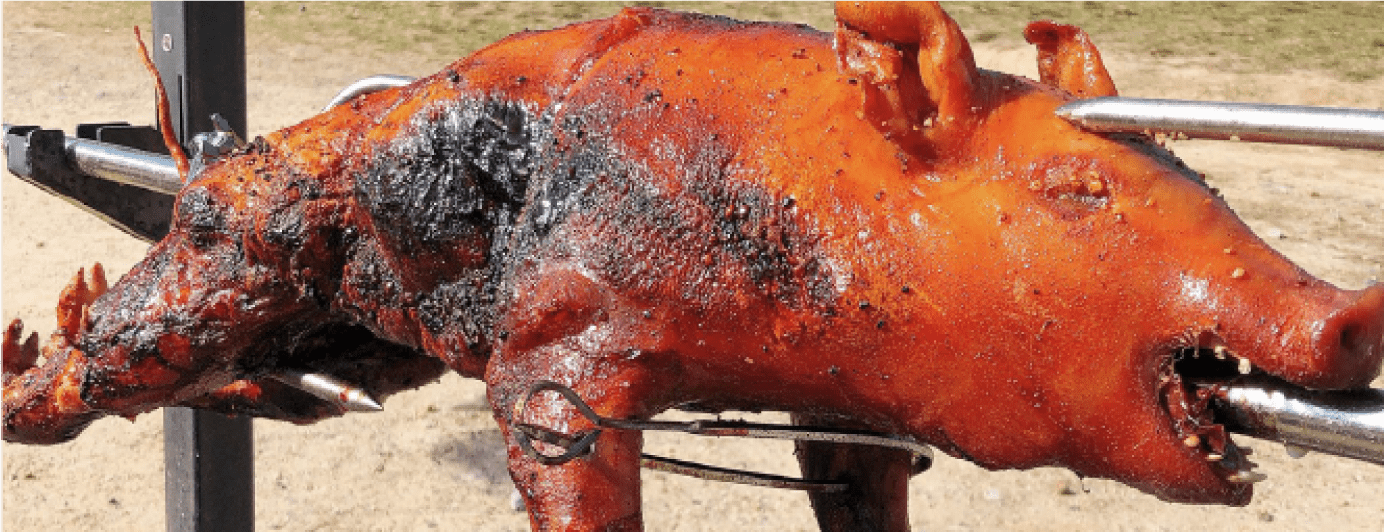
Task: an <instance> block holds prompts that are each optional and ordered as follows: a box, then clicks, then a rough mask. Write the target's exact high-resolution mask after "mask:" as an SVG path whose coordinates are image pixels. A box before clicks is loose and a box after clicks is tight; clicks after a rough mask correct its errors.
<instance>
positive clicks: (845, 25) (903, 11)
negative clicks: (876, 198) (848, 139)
mask: <svg viewBox="0 0 1384 532" xmlns="http://www.w3.org/2000/svg"><path fill="white" fill-rule="evenodd" d="M836 54H837V60H838V66H839V68H840V69H841V72H842V73H843V74H845V75H846V76H848V77H850V78H851V79H852V80H854V82H855V83H856V85H857V86H858V87H859V88H860V91H861V96H862V102H861V117H862V118H864V119H865V120H868V121H870V123H871V124H873V125H875V127H877V128H879V129H880V131H882V132H884V133H885V135H886V136H888V137H889V138H890V139H892V140H894V141H895V142H898V143H899V144H900V145H905V146H907V145H914V146H920V145H923V144H936V143H937V142H938V141H939V140H940V138H941V137H943V136H945V135H946V134H947V133H948V132H955V131H962V132H964V131H969V129H970V128H969V124H968V123H969V122H970V121H971V119H972V118H973V116H974V114H975V112H974V111H973V110H972V101H973V99H974V98H975V85H974V84H975V79H976V77H977V75H978V74H977V72H976V63H975V58H974V57H973V56H972V55H971V46H970V44H968V43H967V42H966V37H965V36H964V35H962V34H961V28H960V27H958V26H957V25H956V21H953V20H952V19H951V17H949V16H947V14H946V13H945V12H943V11H942V8H941V7H940V6H938V5H937V4H936V3H934V2H927V3H912V2H907V3H905V2H837V3H836ZM933 149H937V147H936V146H934V147H933Z"/></svg>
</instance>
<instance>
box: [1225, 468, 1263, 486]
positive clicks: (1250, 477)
mask: <svg viewBox="0 0 1384 532" xmlns="http://www.w3.org/2000/svg"><path fill="white" fill-rule="evenodd" d="M1266 478H1269V477H1268V475H1265V474H1263V473H1260V472H1258V471H1249V470H1240V471H1236V472H1234V473H1231V474H1230V476H1227V477H1225V479H1226V480H1228V481H1230V482H1234V483H1236V484H1253V483H1255V482H1259V481H1261V480H1264V479H1266Z"/></svg>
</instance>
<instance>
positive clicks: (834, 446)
mask: <svg viewBox="0 0 1384 532" xmlns="http://www.w3.org/2000/svg"><path fill="white" fill-rule="evenodd" d="M834 421H836V420H833V419H828V418H824V417H819V416H813V415H810V414H794V415H793V423H794V424H797V425H803V426H809V427H829V426H835V425H836V423H834ZM795 453H796V454H797V456H798V465H799V467H800V468H801V469H802V473H803V478H806V479H808V480H812V481H815V482H830V483H840V484H846V485H847V486H848V488H847V489H846V490H845V491H843V492H832V493H828V492H811V493H809V494H808V499H809V500H811V502H812V510H813V512H815V513H816V514H817V524H818V525H819V526H820V527H821V528H822V530H825V531H848V530H849V531H863V532H875V531H879V532H885V531H902V530H908V477H910V476H911V475H912V474H913V473H914V471H913V456H912V455H911V454H910V453H909V452H908V451H905V450H902V449H889V448H883V447H875V446H869V445H850V444H839V443H826V442H814V441H799V442H797V443H796V450H795Z"/></svg>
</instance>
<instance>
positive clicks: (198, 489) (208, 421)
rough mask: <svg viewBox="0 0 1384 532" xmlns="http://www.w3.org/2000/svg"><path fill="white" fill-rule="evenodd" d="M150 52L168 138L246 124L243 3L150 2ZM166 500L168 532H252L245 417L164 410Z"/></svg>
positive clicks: (250, 453) (241, 127)
mask: <svg viewBox="0 0 1384 532" xmlns="http://www.w3.org/2000/svg"><path fill="white" fill-rule="evenodd" d="M152 4H153V18H154V31H153V35H152V38H153V43H152V44H153V46H152V49H153V54H154V64H155V65H156V66H158V68H159V73H160V76H161V77H162V78H163V84H164V87H165V89H166V91H167V92H168V98H169V103H170V106H171V109H170V111H171V114H172V119H173V120H172V121H173V128H174V130H175V131H174V134H175V136H176V137H177V138H178V139H179V141H180V142H183V143H184V144H186V143H187V141H188V139H189V138H191V137H192V136H193V135H195V134H196V133H200V132H206V131H212V130H213V126H212V122H211V118H210V116H211V114H212V113H219V114H221V116H223V117H225V118H226V120H227V121H228V122H229V123H230V125H231V128H232V129H234V130H235V131H237V132H239V133H241V134H244V133H245V132H246V131H247V130H246V127H245V5H244V3H243V2H152ZM163 420H164V421H163V430H164V466H165V473H164V490H165V494H164V498H165V499H164V500H165V504H166V508H165V511H166V515H167V530H168V531H169V532H249V531H253V530H254V528H255V490H254V487H255V484H254V452H253V439H252V437H251V426H250V419H249V418H246V417H241V418H230V417H226V416H222V415H220V414H216V413H212V412H203V411H199V410H193V409H190V408H166V409H164V416H163Z"/></svg>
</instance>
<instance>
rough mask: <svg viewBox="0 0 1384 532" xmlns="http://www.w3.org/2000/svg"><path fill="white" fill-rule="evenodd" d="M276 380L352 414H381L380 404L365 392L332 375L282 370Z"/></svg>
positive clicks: (276, 375) (274, 375) (381, 407)
mask: <svg viewBox="0 0 1384 532" xmlns="http://www.w3.org/2000/svg"><path fill="white" fill-rule="evenodd" d="M272 377H274V379H275V380H277V381H279V382H282V383H284V384H287V385H289V386H292V387H294V388H297V389H299V390H302V391H305V392H308V393H310V394H312V395H315V396H317V397H318V398H320V399H322V400H324V401H327V402H329V403H332V404H334V405H337V406H340V407H342V408H345V409H346V410H350V411H352V412H379V411H381V410H384V407H383V406H380V402H379V401H376V400H375V398H374V397H370V394H368V393H366V392H365V390H362V389H361V388H359V387H357V386H355V385H353V384H350V383H348V382H345V381H343V380H341V379H338V378H336V377H332V376H330V375H323V374H321V373H306V372H303V371H298V370H295V369H281V370H279V372H278V373H275V374H273V375H272Z"/></svg>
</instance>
